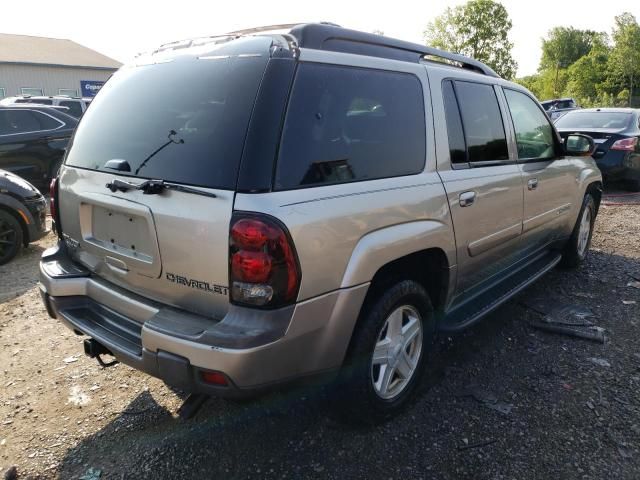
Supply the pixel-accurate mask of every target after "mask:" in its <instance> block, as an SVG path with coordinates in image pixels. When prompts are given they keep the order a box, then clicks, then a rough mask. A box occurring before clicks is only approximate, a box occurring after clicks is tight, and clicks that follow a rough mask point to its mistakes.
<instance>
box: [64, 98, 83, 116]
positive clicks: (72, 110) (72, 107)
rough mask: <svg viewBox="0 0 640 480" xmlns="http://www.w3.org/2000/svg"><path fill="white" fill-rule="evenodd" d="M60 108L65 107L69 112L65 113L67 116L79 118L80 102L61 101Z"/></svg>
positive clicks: (80, 112) (80, 111) (80, 113)
mask: <svg viewBox="0 0 640 480" xmlns="http://www.w3.org/2000/svg"><path fill="white" fill-rule="evenodd" d="M60 106H61V107H67V108H68V109H69V110H67V111H66V113H67V114H69V115H71V116H72V117H76V118H80V116H81V115H82V106H81V105H80V102H74V101H72V100H63V101H61V102H60Z"/></svg>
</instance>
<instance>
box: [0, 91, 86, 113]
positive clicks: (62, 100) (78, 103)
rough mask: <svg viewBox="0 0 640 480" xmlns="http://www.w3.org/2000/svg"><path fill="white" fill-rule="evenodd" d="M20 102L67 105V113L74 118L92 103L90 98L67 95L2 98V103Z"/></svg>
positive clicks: (0, 102)
mask: <svg viewBox="0 0 640 480" xmlns="http://www.w3.org/2000/svg"><path fill="white" fill-rule="evenodd" d="M19 103H33V104H37V105H51V106H56V107H65V108H66V109H67V110H66V113H68V114H69V115H71V116H72V117H74V118H80V117H81V116H82V114H83V113H84V112H85V110H86V109H87V108H88V107H89V104H90V103H91V99H90V98H80V97H67V96H65V95H55V96H31V95H22V96H16V97H6V98H3V99H2V100H0V105H12V104H19Z"/></svg>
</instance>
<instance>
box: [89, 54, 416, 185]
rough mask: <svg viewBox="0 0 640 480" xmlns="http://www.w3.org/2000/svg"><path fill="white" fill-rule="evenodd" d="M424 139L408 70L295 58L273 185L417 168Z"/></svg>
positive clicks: (389, 173)
mask: <svg viewBox="0 0 640 480" xmlns="http://www.w3.org/2000/svg"><path fill="white" fill-rule="evenodd" d="M92 108H93V107H92ZM425 142H426V140H425V120H424V100H423V96H422V87H421V85H420V81H419V80H418V79H417V78H416V77H415V76H413V75H409V74H404V73H396V72H384V71H379V70H367V69H360V68H346V67H338V66H332V65H319V64H301V65H300V67H299V68H298V73H297V75H296V79H295V82H294V86H293V91H292V93H291V99H290V102H289V108H288V111H287V117H286V120H285V126H284V130H283V134H282V142H281V145H280V155H279V159H278V166H277V170H276V182H275V183H276V188H278V189H286V188H295V187H298V186H301V185H321V184H332V183H342V182H349V181H354V180H371V179H375V178H384V177H394V176H400V175H410V174H414V173H418V172H420V171H422V169H423V167H424V161H425Z"/></svg>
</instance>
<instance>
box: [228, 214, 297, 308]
mask: <svg viewBox="0 0 640 480" xmlns="http://www.w3.org/2000/svg"><path fill="white" fill-rule="evenodd" d="M229 264H230V265H229V283H230V284H231V301H232V302H233V303H237V304H243V305H251V306H257V307H266V308H276V307H281V306H283V305H287V304H290V303H293V302H295V300H296V297H297V295H298V288H299V286H300V268H299V264H298V260H297V258H296V253H295V249H294V247H293V242H292V241H291V237H290V236H289V233H288V232H287V230H286V228H285V227H284V225H282V224H280V222H278V221H277V220H275V219H274V218H271V217H268V216H266V215H261V214H236V215H234V216H233V218H232V219H231V229H230V233H229Z"/></svg>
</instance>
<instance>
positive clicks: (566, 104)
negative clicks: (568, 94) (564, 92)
mask: <svg viewBox="0 0 640 480" xmlns="http://www.w3.org/2000/svg"><path fill="white" fill-rule="evenodd" d="M540 105H542V108H544V110H545V112H547V115H549V118H550V119H551V120H553V121H555V120H557V119H558V118H560V117H562V116H563V115H564V114H565V113H567V112H570V111H572V110H576V109H579V108H580V106H579V105H578V103H577V102H576V101H575V100H574V99H573V98H554V99H553V100H545V101H544V102H541V103H540Z"/></svg>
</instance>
